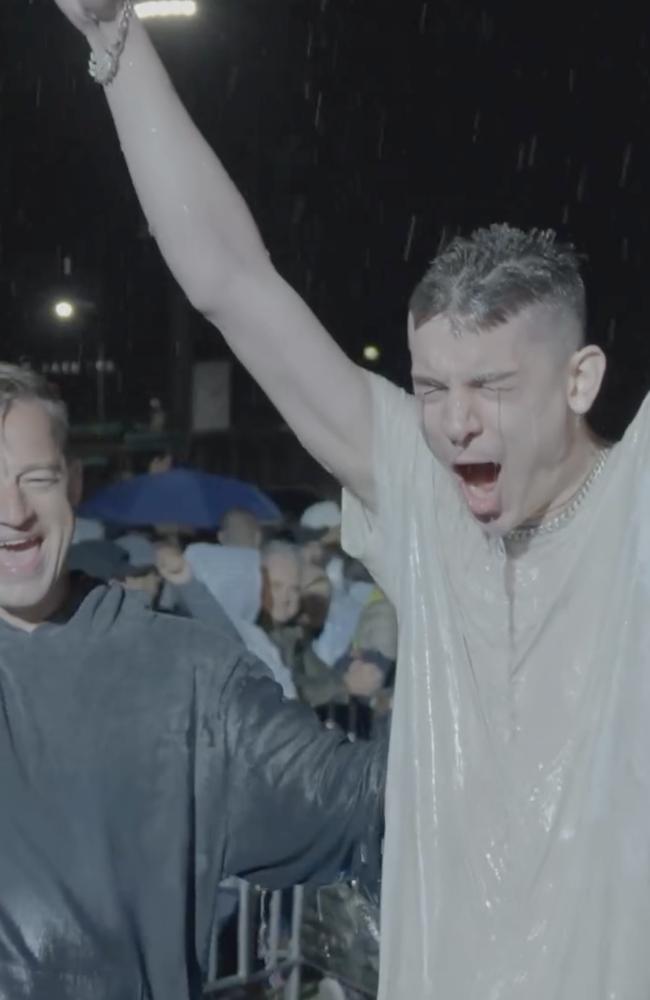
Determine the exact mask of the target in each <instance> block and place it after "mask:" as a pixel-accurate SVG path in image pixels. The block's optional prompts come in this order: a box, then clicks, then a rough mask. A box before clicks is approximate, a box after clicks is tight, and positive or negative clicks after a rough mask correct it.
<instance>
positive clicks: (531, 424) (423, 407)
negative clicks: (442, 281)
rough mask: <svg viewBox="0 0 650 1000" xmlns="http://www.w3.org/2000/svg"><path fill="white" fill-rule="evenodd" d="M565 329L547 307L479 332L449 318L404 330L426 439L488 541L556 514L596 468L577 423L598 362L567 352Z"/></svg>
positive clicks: (559, 314) (581, 351) (563, 319)
mask: <svg viewBox="0 0 650 1000" xmlns="http://www.w3.org/2000/svg"><path fill="white" fill-rule="evenodd" d="M562 323H568V324H570V323H571V317H570V316H569V317H567V316H566V315H565V314H564V313H563V311H562V310H561V309H556V308H552V307H551V306H549V305H546V304H536V305H534V306H530V307H528V308H526V309H524V310H522V311H521V312H520V313H518V314H516V315H515V316H514V317H512V318H511V319H508V320H507V321H506V322H504V323H502V324H500V325H498V326H496V327H494V328H493V329H489V330H484V331H481V330H479V331H477V330H476V329H474V328H470V327H466V328H463V324H462V319H460V320H457V319H455V318H454V319H453V320H452V318H451V317H449V316H447V315H438V316H435V317H434V318H433V319H430V320H428V321H427V322H425V323H422V324H421V325H420V326H419V327H418V328H417V329H416V328H415V325H414V323H413V321H412V320H411V321H410V324H409V345H410V349H411V357H412V376H413V388H414V392H415V395H416V397H417V400H418V403H419V409H420V419H421V426H422V431H423V434H424V437H425V439H426V441H427V444H428V446H429V448H430V450H431V451H432V452H433V454H434V455H435V456H436V458H437V459H438V460H439V461H440V462H441V463H442V464H443V465H444V466H445V467H446V468H447V469H448V470H449V472H450V474H451V475H452V476H453V478H454V481H455V482H456V484H457V487H458V490H459V493H460V495H461V497H462V499H463V501H464V502H465V504H466V505H467V507H468V508H469V510H470V512H471V514H472V515H473V516H474V517H475V518H476V519H477V520H478V521H479V522H480V523H481V524H482V525H483V527H484V529H485V530H486V532H488V533H490V534H495V535H503V534H505V533H507V532H508V531H510V530H512V529H513V528H514V527H516V526H517V525H520V524H522V523H524V522H526V521H529V520H534V519H538V518H541V517H543V516H544V515H545V514H546V513H548V512H550V511H553V510H554V509H556V508H557V507H560V506H561V505H562V504H563V503H564V502H566V501H567V500H568V499H569V498H570V497H571V496H572V494H573V492H575V490H576V489H577V488H578V487H579V485H580V483H581V481H582V479H583V478H584V477H585V476H586V475H587V473H588V471H589V469H590V467H591V465H592V464H593V461H594V458H595V451H596V446H595V444H594V441H593V438H592V436H591V434H590V432H589V430H588V428H587V426H586V424H585V421H584V415H585V414H586V412H587V411H588V410H589V408H590V407H591V404H592V403H593V400H594V399H595V396H596V394H597V392H598V389H599V388H600V384H601V381H602V376H603V373H604V368H605V362H604V357H603V355H602V352H601V351H600V350H599V348H597V347H594V346H592V345H590V346H587V347H582V348H578V349H577V350H572V349H571V344H572V341H571V337H572V336H573V332H572V331H571V330H570V329H568V330H566V331H564V330H558V324H562ZM576 340H577V337H576ZM567 345H569V346H567Z"/></svg>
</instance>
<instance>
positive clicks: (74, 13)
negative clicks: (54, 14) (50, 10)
mask: <svg viewBox="0 0 650 1000" xmlns="http://www.w3.org/2000/svg"><path fill="white" fill-rule="evenodd" d="M54 2H55V3H56V5H57V7H60V8H61V10H62V11H63V13H64V14H65V16H66V17H67V18H68V20H69V21H71V22H72V23H73V24H74V26H75V28H78V29H79V31H83V32H86V31H87V30H88V29H89V28H91V27H92V26H93V24H96V23H97V21H114V20H115V18H116V17H117V16H118V14H119V12H120V10H121V8H122V3H123V0H54Z"/></svg>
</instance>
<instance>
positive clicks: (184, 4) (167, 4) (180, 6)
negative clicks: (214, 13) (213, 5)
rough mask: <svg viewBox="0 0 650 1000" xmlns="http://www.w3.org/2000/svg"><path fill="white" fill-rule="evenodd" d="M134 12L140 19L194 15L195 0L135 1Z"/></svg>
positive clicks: (195, 9)
mask: <svg viewBox="0 0 650 1000" xmlns="http://www.w3.org/2000/svg"><path fill="white" fill-rule="evenodd" d="M135 12H136V14H137V15H138V17H139V18H140V19H141V20H143V21H144V20H146V19H147V18H150V17H194V15H195V14H196V12H197V5H196V0H143V2H142V3H136V5H135Z"/></svg>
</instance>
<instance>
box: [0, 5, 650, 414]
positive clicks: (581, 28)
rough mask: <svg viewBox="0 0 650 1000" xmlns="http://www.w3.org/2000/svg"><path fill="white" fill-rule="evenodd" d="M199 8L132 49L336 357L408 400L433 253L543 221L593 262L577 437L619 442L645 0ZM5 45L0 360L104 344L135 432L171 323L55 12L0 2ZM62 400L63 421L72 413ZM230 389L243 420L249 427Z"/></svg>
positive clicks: (639, 387) (199, 329) (203, 342)
mask: <svg viewBox="0 0 650 1000" xmlns="http://www.w3.org/2000/svg"><path fill="white" fill-rule="evenodd" d="M199 4H200V8H201V11H200V15H199V16H198V17H196V18H194V19H192V20H184V19H180V20H174V21H168V22H166V23H162V22H155V23H154V22H149V23H150V25H151V31H152V34H153V36H154V38H155V40H156V43H157V44H158V47H159V50H160V51H161V53H162V55H163V57H164V60H165V62H166V64H167V66H168V68H169V70H170V72H171V75H172V77H173V79H174V81H175V83H176V84H177V86H178V88H179V89H180V92H181V95H182V97H183V99H184V100H185V102H186V103H187V105H188V107H189V109H190V110H191V113H192V115H193V116H194V117H195V119H196V121H197V123H198V124H199V126H200V128H201V129H202V130H203V131H204V132H205V134H206V135H207V137H208V139H209V141H210V142H211V143H212V144H213V145H214V146H215V147H216V148H217V149H218V151H219V153H220V155H221V156H222V158H223V160H224V162H225V164H226V166H227V168H228V169H229V170H230V172H231V174H232V175H233V176H234V178H235V179H236V181H237V182H238V184H239V186H240V187H241V189H242V190H243V192H244V194H245V196H246V198H247V199H248V201H249V203H250V205H251V208H252V210H253V213H254V215H255V217H256V219H257V220H258V223H259V225H260V228H261V230H262V233H263V236H264V239H265V241H266V243H267V246H268V247H269V249H270V251H271V254H272V256H273V259H274V261H275V263H276V265H277V266H278V268H279V269H280V270H281V271H282V272H283V273H284V275H285V276H286V277H287V278H288V279H289V280H290V281H291V282H293V284H294V285H295V286H296V287H297V288H298V290H299V291H300V292H301V293H302V294H303V295H304V296H305V297H306V299H307V301H308V302H309V303H310V305H311V306H312V307H313V308H314V310H315V311H316V312H317V314H318V315H319V316H320V318H321V319H322V320H323V321H324V322H325V323H326V325H327V326H328V327H329V329H330V330H331V332H332V334H333V335H334V336H335V337H336V339H337V340H338V341H339V342H340V343H341V344H342V345H343V346H344V347H345V349H346V350H347V351H348V353H349V354H350V355H351V356H352V357H353V358H355V359H356V360H359V359H360V357H361V351H362V348H363V345H364V344H365V343H368V342H372V343H377V344H378V345H379V346H380V347H381V349H382V352H383V354H382V359H381V362H380V363H379V366H378V368H379V370H380V371H382V372H384V373H386V374H388V375H390V376H391V377H392V378H394V379H395V380H397V381H399V382H402V383H405V382H406V380H407V373H408V364H407V356H406V343H405V309H406V302H407V299H408V295H409V292H410V290H411V288H412V286H413V285H414V283H415V282H416V281H417V280H418V278H419V277H420V275H421V273H422V271H423V269H424V268H425V266H426V264H427V262H428V261H429V259H430V258H431V257H432V256H434V254H435V252H436V250H437V248H438V246H439V245H440V242H441V240H442V239H444V238H445V237H448V236H449V235H450V234H452V233H454V232H456V231H458V230H462V231H469V230H471V229H472V228H473V227H475V226H477V225H482V224H486V223H489V222H493V221H506V220H507V221H510V222H513V223H515V224H520V225H523V226H538V227H542V228H547V227H553V228H557V229H558V230H559V232H560V233H561V235H562V236H563V237H570V238H571V239H572V240H573V241H574V242H575V243H576V244H577V245H578V247H579V248H580V249H581V250H583V251H584V252H585V253H586V254H588V258H589V259H588V263H587V265H586V276H587V280H588V288H589V292H590V308H591V325H592V330H591V335H592V337H593V339H596V340H598V341H599V342H600V343H602V344H603V345H605V346H606V347H607V350H608V353H609V354H610V357H611V366H610V372H609V375H608V380H607V385H606V389H605V394H604V396H603V401H602V404H601V406H600V409H599V412H598V414H597V422H599V424H600V427H601V428H602V429H604V430H606V431H609V432H610V433H612V434H617V433H620V430H621V429H622V427H623V426H624V425H625V423H626V422H627V420H628V419H629V417H630V415H631V414H632V413H633V412H634V410H635V408H636V407H637V406H638V404H639V401H640V398H641V395H642V393H643V392H644V391H645V389H646V387H647V382H648V373H649V372H650V352H649V350H648V346H647V341H648V320H649V318H650V285H649V282H648V279H647V275H648V265H649V263H650V245H649V238H650V233H649V226H648V214H649V213H648V195H647V185H648V178H649V177H650V140H649V138H648V136H649V135H650V120H649V98H650V78H649V77H650V74H649V70H650V48H649V45H648V27H649V20H650V15H649V14H648V11H647V9H646V6H645V4H639V5H630V6H629V7H628V6H626V5H625V4H623V3H607V4H598V3H592V4H586V3H582V2H579V0H578V2H575V0H574V2H572V3H565V4H564V5H557V6H554V5H550V4H548V5H543V4H539V3H536V4H528V3H525V2H517V3H514V2H513V3H508V4H505V3H495V4H492V5H491V6H490V7H489V8H488V7H487V6H483V5H481V4H479V3H477V2H474V0H467V2H463V3H461V2H458V0H436V2H434V0H429V2H428V3H427V2H425V3H423V2H421V0H391V2H387V0H199ZM0 46H1V50H0V51H1V62H0V66H1V74H2V75H1V79H0V118H1V132H0V135H1V142H2V156H1V161H0V163H1V165H0V171H1V173H0V198H1V207H0V226H1V228H0V317H1V320H2V326H1V330H2V355H3V356H4V357H5V358H6V359H8V360H15V359H17V358H19V357H26V358H30V359H32V361H34V363H38V361H39V359H42V358H44V357H50V356H51V355H52V352H53V351H54V352H56V351H57V350H58V351H63V352H64V353H66V352H68V353H69V352H72V353H74V351H78V350H81V351H82V353H83V352H85V354H86V356H88V357H91V356H93V354H92V352H93V350H94V347H93V345H95V344H96V342H97V340H98V338H100V339H102V340H103V341H104V343H105V345H106V350H107V352H108V354H109V355H110V357H111V358H112V359H114V360H115V364H116V367H117V369H118V371H119V373H120V374H119V376H116V379H115V384H114V385H113V387H112V389H111V394H110V396H109V409H110V408H111V407H112V408H113V410H119V415H120V416H122V417H125V418H128V419H138V417H140V416H142V415H144V414H146V410H147V406H148V399H149V397H150V396H151V395H157V396H160V397H161V398H162V399H163V402H164V403H165V404H167V401H168V399H169V395H170V393H171V392H172V387H171V386H170V381H169V380H170V377H171V376H170V366H169V365H168V364H167V363H166V362H165V359H166V358H167V357H168V346H167V343H168V340H169V335H170V334H169V329H170V315H171V314H172V313H173V310H174V308H176V309H178V308H179V307H178V301H177V299H176V297H175V293H174V290H173V287H172V283H171V280H170V279H169V277H168V275H167V272H166V270H165V268H164V266H163V265H162V263H161V262H160V259H159V256H158V252H157V249H156V247H155V245H154V244H153V241H152V240H151V239H150V237H149V235H148V233H147V231H146V228H145V227H144V225H143V220H142V216H141V214H140V212H139V209H138V206H137V203H136V201H135V198H134V196H133V193H132V191H131V187H130V182H129V180H128V177H127V173H126V170H125V168H124V166H123V164H122V162H121V158H120V154H119V149H118V146H117V142H116V141H115V139H114V136H113V132H112V126H111V123H110V120H109V117H108V114H107V110H106V107H105V105H104V101H103V97H102V94H101V92H100V90H99V88H97V87H96V86H95V85H94V84H93V83H92V82H91V81H90V79H89V78H88V76H87V73H86V60H87V52H86V46H85V43H84V41H83V39H82V38H81V37H80V36H79V35H77V33H76V32H75V31H74V30H73V29H72V28H71V26H69V25H68V24H67V22H66V21H65V20H64V18H63V17H62V15H61V14H60V12H59V11H58V10H57V9H56V8H55V6H54V4H53V2H52V0H2V2H1V7H0ZM66 257H68V258H70V260H71V263H72V272H71V274H69V275H67V276H66V275H64V274H63V271H64V263H63V262H64V259H65V258H66ZM63 291H65V292H66V294H72V293H74V294H75V295H77V296H78V297H79V298H81V299H82V300H84V301H86V302H87V303H88V307H87V308H86V309H85V310H83V311H82V317H81V319H80V320H79V321H78V323H77V325H76V328H73V329H72V330H69V331H68V332H67V333H64V332H62V331H61V329H60V325H59V327H58V328H57V325H56V324H55V323H54V321H53V320H52V319H51V314H50V312H49V308H48V307H49V304H50V303H51V301H52V297H53V296H55V295H57V294H60V293H61V292H63ZM190 332H191V342H192V350H193V353H194V356H196V357H198V358H205V357H209V356H211V355H213V354H217V355H219V354H224V353H226V349H225V347H224V345H223V342H222V341H221V338H220V337H219V335H218V334H217V333H216V332H215V331H213V330H212V329H211V328H209V327H208V326H207V324H205V323H204V321H203V320H201V319H200V318H199V317H194V316H193V317H192V319H191V321H190ZM65 338H68V339H67V341H66V340H65ZM82 383H83V379H78V380H77V383H76V388H75V389H74V392H73V393H72V395H73V397H74V398H73V408H75V409H76V414H75V416H76V418H77V419H83V418H84V416H85V415H86V414H85V410H86V409H88V411H89V413H88V416H89V417H90V416H92V412H91V411H92V406H93V393H94V388H93V382H92V379H91V380H90V381H89V382H88V383H87V384H85V385H82ZM238 384H239V386H240V388H239V390H238V392H239V399H240V402H239V404H238V405H239V409H238V412H239V419H241V420H244V421H246V420H248V421H249V423H250V422H251V421H252V422H253V423H254V422H255V420H260V421H263V420H264V421H267V422H268V419H269V413H268V410H267V409H266V405H265V403H264V401H263V400H262V398H261V395H260V394H259V392H256V391H255V390H254V389H252V388H251V386H250V385H247V384H246V381H245V379H244V380H243V381H242V380H241V376H239V383H238ZM65 391H66V393H68V389H66V390H65ZM275 419H277V420H279V418H277V417H276V418H275Z"/></svg>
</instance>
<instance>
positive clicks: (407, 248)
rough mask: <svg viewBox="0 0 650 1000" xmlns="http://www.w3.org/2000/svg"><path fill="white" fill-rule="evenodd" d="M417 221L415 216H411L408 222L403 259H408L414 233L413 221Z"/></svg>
mask: <svg viewBox="0 0 650 1000" xmlns="http://www.w3.org/2000/svg"><path fill="white" fill-rule="evenodd" d="M416 221H417V216H415V215H412V216H411V222H410V224H409V231H408V234H407V237H406V245H405V247H404V260H408V259H409V257H410V256H411V248H412V246H413V236H414V235H415V223H416Z"/></svg>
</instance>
